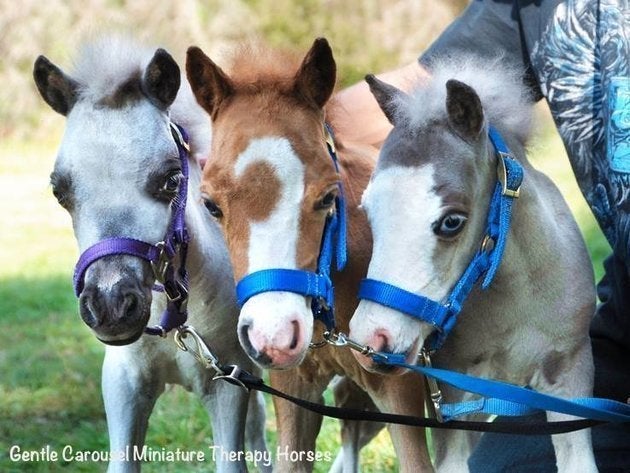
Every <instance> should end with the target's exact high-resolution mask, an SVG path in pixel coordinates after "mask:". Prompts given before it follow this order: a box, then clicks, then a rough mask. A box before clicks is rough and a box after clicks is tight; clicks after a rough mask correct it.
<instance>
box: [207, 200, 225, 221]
mask: <svg viewBox="0 0 630 473" xmlns="http://www.w3.org/2000/svg"><path fill="white" fill-rule="evenodd" d="M203 205H205V206H206V208H207V209H208V212H210V215H212V216H213V217H214V218H221V217H223V212H222V211H221V209H220V208H219V206H218V205H217V204H216V202H214V201H213V200H211V199H204V201H203Z"/></svg>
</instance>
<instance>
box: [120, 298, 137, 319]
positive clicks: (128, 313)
mask: <svg viewBox="0 0 630 473" xmlns="http://www.w3.org/2000/svg"><path fill="white" fill-rule="evenodd" d="M123 304H124V305H123V307H124V311H123V314H124V317H133V316H134V315H135V313H136V312H137V310H138V305H139V302H138V297H137V296H136V295H135V294H127V295H126V296H125V301H124V303H123Z"/></svg>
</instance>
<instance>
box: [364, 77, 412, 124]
mask: <svg viewBox="0 0 630 473" xmlns="http://www.w3.org/2000/svg"><path fill="white" fill-rule="evenodd" d="M365 82H367V83H368V86H369V87H370V92H372V95H373V96H374V98H375V99H376V102H377V103H378V106H379V107H381V110H382V111H383V113H384V114H385V116H386V117H387V119H388V120H389V122H390V123H391V124H392V125H396V123H395V121H396V102H397V100H396V99H398V98H401V99H402V98H404V97H406V94H405V93H404V92H403V91H402V90H400V89H397V88H396V87H394V86H393V85H390V84H387V83H386V82H383V81H382V80H380V79H377V78H376V76H374V75H373V74H368V75H367V76H365Z"/></svg>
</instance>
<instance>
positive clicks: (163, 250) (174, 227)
mask: <svg viewBox="0 0 630 473" xmlns="http://www.w3.org/2000/svg"><path fill="white" fill-rule="evenodd" d="M170 127H171V133H172V135H173V139H174V140H175V143H176V144H177V149H178V151H179V159H180V163H181V169H182V177H181V179H180V182H179V190H178V193H177V196H176V197H175V199H173V201H172V203H171V212H172V213H171V221H170V223H169V226H168V230H167V232H166V235H165V237H164V240H163V241H161V242H159V243H156V244H153V243H147V242H144V241H141V240H136V239H134V238H126V237H115V238H107V239H105V240H101V241H99V242H97V243H96V244H94V245H92V246H91V247H89V248H88V249H87V250H85V251H84V252H83V253H82V254H81V256H80V257H79V261H78V262H77V264H76V266H75V269H74V276H73V285H74V293H75V295H76V296H77V297H79V296H80V295H81V293H82V292H83V289H84V286H85V273H86V271H87V270H88V268H89V267H90V265H92V263H94V262H95V261H97V260H99V259H101V258H104V257H105V256H111V255H130V256H135V257H137V258H141V259H144V260H146V261H148V262H149V263H151V266H152V267H153V271H154V273H155V277H156V280H157V281H158V282H159V283H161V284H162V285H161V286H156V287H154V290H157V291H159V292H164V293H165V294H166V296H167V300H168V302H167V306H166V310H165V311H164V313H163V314H162V318H161V320H160V325H157V326H155V327H147V328H146V329H145V333H148V334H150V335H161V336H165V335H166V333H167V332H169V331H170V330H172V329H173V328H175V327H179V326H180V325H182V324H184V323H185V322H186V320H187V318H188V311H187V307H186V305H187V301H188V273H187V271H186V256H187V251H188V241H189V236H188V231H187V229H186V222H185V220H184V218H185V213H186V200H187V196H188V175H189V170H188V156H189V152H190V149H189V147H188V137H187V135H186V132H185V130H184V129H183V128H180V127H179V126H177V125H174V124H172V123H171V124H170ZM176 256H179V266H178V268H177V270H176V269H175V268H174V267H173V261H174V259H175V257H176Z"/></svg>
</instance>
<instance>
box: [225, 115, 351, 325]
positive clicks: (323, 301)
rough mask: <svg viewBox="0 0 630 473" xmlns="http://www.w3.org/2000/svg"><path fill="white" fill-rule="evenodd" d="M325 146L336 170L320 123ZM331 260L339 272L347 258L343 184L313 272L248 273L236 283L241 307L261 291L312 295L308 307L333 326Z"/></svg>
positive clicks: (331, 143) (329, 136) (327, 131)
mask: <svg viewBox="0 0 630 473" xmlns="http://www.w3.org/2000/svg"><path fill="white" fill-rule="evenodd" d="M324 127H325V128H324V131H325V135H326V146H327V148H328V153H329V155H330V157H331V159H332V161H333V164H334V166H335V170H336V171H337V172H339V167H338V162H337V153H336V150H335V144H334V141H333V137H332V131H331V129H330V127H329V126H328V125H327V124H326V125H324ZM333 259H334V260H335V262H336V269H337V271H341V270H342V269H343V268H344V267H345V265H346V260H347V255H346V205H345V198H344V195H343V186H342V184H341V182H340V183H339V194H338V196H337V197H336V198H335V207H334V209H333V210H332V211H331V212H330V213H329V214H328V216H327V217H326V223H325V224H324V233H323V236H322V243H321V247H320V252H319V258H318V260H317V271H316V272H312V271H305V270H301V269H283V268H272V269H264V270H261V271H256V272H253V273H251V274H248V275H247V276H245V277H244V278H243V279H241V280H240V281H239V282H238V284H237V285H236V296H237V301H238V303H239V305H240V306H241V307H242V306H243V305H244V304H245V303H246V302H247V301H248V300H249V299H250V298H252V297H253V296H255V295H258V294H261V293H263V292H271V291H286V292H293V293H296V294H301V295H303V296H307V297H312V302H311V310H312V312H313V316H314V317H315V319H316V320H320V321H321V322H323V323H324V325H325V326H326V328H327V329H328V330H332V329H333V328H334V327H335V318H334V302H335V301H334V287H333V283H332V280H331V275H330V273H331V268H332V264H333Z"/></svg>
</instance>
